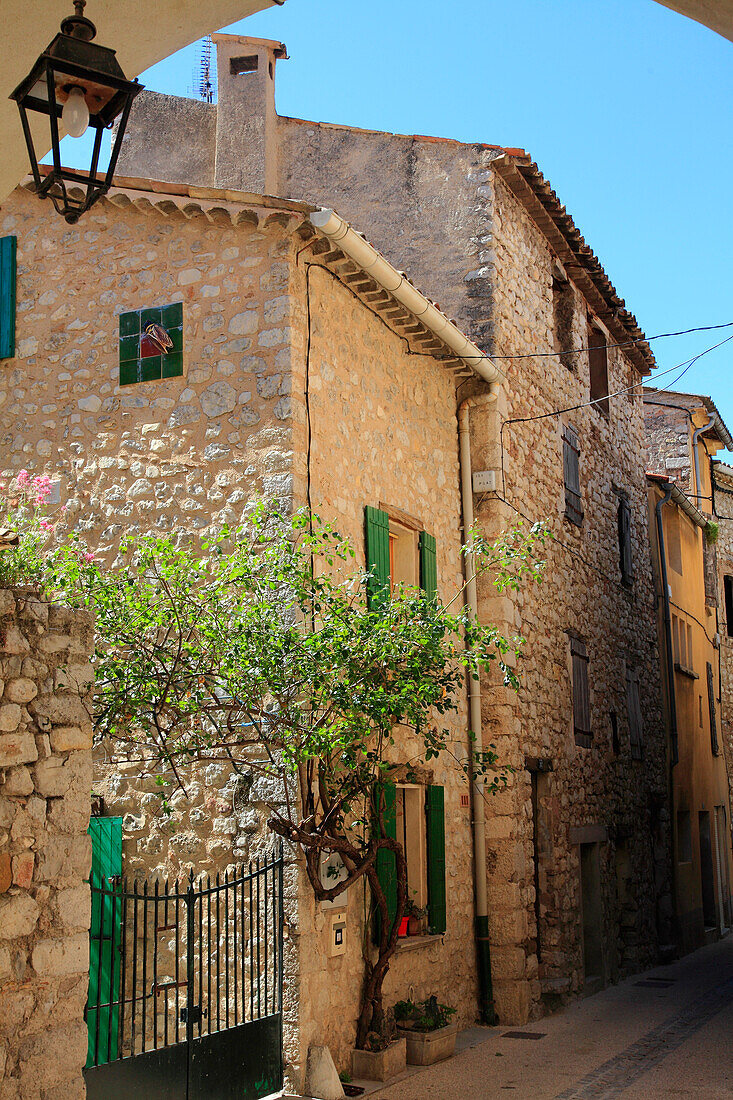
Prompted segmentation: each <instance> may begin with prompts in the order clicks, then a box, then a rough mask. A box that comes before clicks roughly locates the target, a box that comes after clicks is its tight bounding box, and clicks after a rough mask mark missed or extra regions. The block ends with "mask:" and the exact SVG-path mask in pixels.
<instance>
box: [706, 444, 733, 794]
mask: <svg viewBox="0 0 733 1100" xmlns="http://www.w3.org/2000/svg"><path fill="white" fill-rule="evenodd" d="M711 471H712V491H713V515H714V518H715V522H716V523H717V525H718V538H717V541H716V543H715V553H716V559H717V567H718V568H717V574H718V576H717V579H718V636H719V640H720V649H719V650H718V657H719V661H720V733H721V741H722V745H723V752H724V755H725V761H726V767H727V771H728V783H729V785H730V798H731V799H733V466H731V465H730V464H728V463H726V462H719V461H717V460H714V461H713V462H712V463H711Z"/></svg>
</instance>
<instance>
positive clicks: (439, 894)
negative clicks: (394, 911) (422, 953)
mask: <svg viewBox="0 0 733 1100" xmlns="http://www.w3.org/2000/svg"><path fill="white" fill-rule="evenodd" d="M425 822H426V833H427V847H428V930H429V931H430V932H431V933H432V934H438V933H440V932H445V909H446V902H445V806H444V796H443V788H442V787H437V786H429V787H426V788H425Z"/></svg>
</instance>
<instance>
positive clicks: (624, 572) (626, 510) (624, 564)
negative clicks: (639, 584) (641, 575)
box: [618, 497, 634, 584]
mask: <svg viewBox="0 0 733 1100" xmlns="http://www.w3.org/2000/svg"><path fill="white" fill-rule="evenodd" d="M618 549H619V559H620V566H621V580H622V581H623V582H624V584H631V582H632V581H633V579H634V564H633V560H632V556H631V505H630V504H629V502H628V500H627V499H626V497H621V498H620V499H619V502H618Z"/></svg>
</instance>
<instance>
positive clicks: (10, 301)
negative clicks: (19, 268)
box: [0, 237, 18, 359]
mask: <svg viewBox="0 0 733 1100" xmlns="http://www.w3.org/2000/svg"><path fill="white" fill-rule="evenodd" d="M17 240H18V239H17V237H0V359H12V358H13V356H14V355H15V272H16V265H15V252H16V245H17Z"/></svg>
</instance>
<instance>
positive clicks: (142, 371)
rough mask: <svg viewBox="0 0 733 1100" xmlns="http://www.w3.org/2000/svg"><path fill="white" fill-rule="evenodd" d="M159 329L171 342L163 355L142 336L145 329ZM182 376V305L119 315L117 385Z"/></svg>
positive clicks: (156, 346)
mask: <svg viewBox="0 0 733 1100" xmlns="http://www.w3.org/2000/svg"><path fill="white" fill-rule="evenodd" d="M152 324H154V325H160V327H161V328H163V329H165V331H166V332H167V333H168V335H169V337H170V338H171V340H172V341H173V347H172V348H171V349H170V350H169V351H168V352H167V353H166V354H163V353H162V351H161V348H160V346H159V345H158V344H156V343H155V342H154V341H153V340H152V339H151V338H150V337H149V336H147V335H146V334H145V329H146V328H147V327H148V325H152ZM182 374H183V303H182V302H175V303H174V304H173V305H170V306H162V307H159V308H157V309H136V310H132V311H131V312H129V313H121V314H120V385H121V386H129V385H131V384H132V383H133V382H155V381H158V380H159V379H161V378H177V377H180V375H182Z"/></svg>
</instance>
